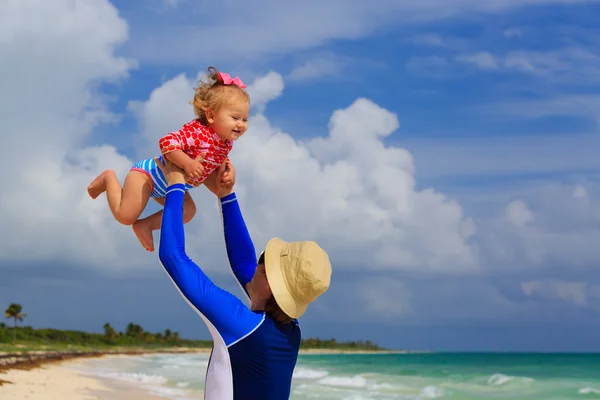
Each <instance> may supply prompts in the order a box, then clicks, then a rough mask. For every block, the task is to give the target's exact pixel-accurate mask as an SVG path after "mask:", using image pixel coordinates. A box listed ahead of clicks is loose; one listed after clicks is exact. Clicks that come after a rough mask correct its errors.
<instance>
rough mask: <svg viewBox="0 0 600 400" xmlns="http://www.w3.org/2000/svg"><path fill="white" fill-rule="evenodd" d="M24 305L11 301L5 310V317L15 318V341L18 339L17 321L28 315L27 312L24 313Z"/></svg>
mask: <svg viewBox="0 0 600 400" xmlns="http://www.w3.org/2000/svg"><path fill="white" fill-rule="evenodd" d="M22 310H23V307H22V306H21V305H20V304H17V303H11V304H10V306H8V308H7V309H6V310H5V311H4V317H5V318H7V319H8V318H13V319H14V321H15V325H14V329H13V342H14V341H15V340H16V339H17V321H21V322H22V321H23V318H25V317H26V316H27V314H26V313H22V312H21V311H22Z"/></svg>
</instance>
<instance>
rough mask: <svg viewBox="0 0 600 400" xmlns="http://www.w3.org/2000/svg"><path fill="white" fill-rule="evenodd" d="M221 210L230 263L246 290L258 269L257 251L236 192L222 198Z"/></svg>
mask: <svg viewBox="0 0 600 400" xmlns="http://www.w3.org/2000/svg"><path fill="white" fill-rule="evenodd" d="M221 212H222V216H223V232H224V234H225V247H226V248H227V257H228V258H229V265H230V266H231V270H232V271H233V274H234V275H235V277H236V279H237V280H238V282H239V283H240V285H241V286H242V289H244V291H245V292H246V284H247V283H248V282H250V280H251V279H252V277H253V276H254V271H255V270H256V253H255V251H254V244H253V243H252V239H251V238H250V233H249V232H248V228H247V227H246V223H245V221H244V217H243V216H242V211H241V209H240V205H239V203H238V199H237V197H236V195H235V193H232V194H230V195H228V196H226V197H223V198H222V199H221ZM246 294H248V293H247V292H246Z"/></svg>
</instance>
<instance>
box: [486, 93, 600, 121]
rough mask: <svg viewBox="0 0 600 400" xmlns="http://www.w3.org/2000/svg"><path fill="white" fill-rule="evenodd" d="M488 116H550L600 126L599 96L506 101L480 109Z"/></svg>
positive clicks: (576, 95)
mask: <svg viewBox="0 0 600 400" xmlns="http://www.w3.org/2000/svg"><path fill="white" fill-rule="evenodd" d="M481 111H486V112H489V115H494V114H495V115H498V116H502V117H506V116H507V115H510V116H513V117H518V118H524V119H535V118H543V117H551V116H572V117H582V118H589V119H590V120H592V121H594V122H595V123H596V125H597V126H600V95H597V94H564V95H561V96H556V97H547V98H543V99H534V100H521V99H517V100H507V101H505V102H497V103H494V104H490V105H486V106H483V107H481Z"/></svg>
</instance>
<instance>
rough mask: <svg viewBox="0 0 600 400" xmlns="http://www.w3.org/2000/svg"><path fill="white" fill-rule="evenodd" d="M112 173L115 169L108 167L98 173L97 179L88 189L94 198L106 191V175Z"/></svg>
mask: <svg viewBox="0 0 600 400" xmlns="http://www.w3.org/2000/svg"><path fill="white" fill-rule="evenodd" d="M110 173H112V174H114V173H115V171H113V170H111V169H107V170H106V171H104V172H102V173H101V174H100V175H98V176H97V177H96V179H94V180H93V181H92V183H90V185H89V186H88V188H87V190H88V194H89V195H90V197H91V198H92V199H95V198H96V197H98V196H100V195H101V194H102V193H104V192H105V191H106V176H107V175H108V174H110Z"/></svg>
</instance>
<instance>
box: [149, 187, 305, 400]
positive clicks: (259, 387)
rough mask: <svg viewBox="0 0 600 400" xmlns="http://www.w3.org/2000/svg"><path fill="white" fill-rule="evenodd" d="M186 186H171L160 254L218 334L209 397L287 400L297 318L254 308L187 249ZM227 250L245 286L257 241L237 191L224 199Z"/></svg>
mask: <svg viewBox="0 0 600 400" xmlns="http://www.w3.org/2000/svg"><path fill="white" fill-rule="evenodd" d="M184 193H185V186H184V185H183V184H174V185H171V186H169V187H168V188H167V195H166V199H165V206H164V211H163V217H162V228H161V233H160V249H159V257H160V261H161V263H162V264H163V266H164V268H165V270H166V271H167V273H168V274H169V276H170V277H171V279H172V280H173V283H174V284H175V285H176V287H177V288H178V289H179V291H180V293H181V295H182V296H183V298H184V299H185V300H186V301H187V302H188V304H189V305H190V306H191V307H192V308H193V309H194V310H196V312H197V313H198V314H199V315H200V316H201V317H202V319H203V320H204V322H205V323H206V325H207V326H208V329H209V331H210V334H211V336H212V338H213V342H214V344H213V349H212V352H211V356H210V361H209V364H208V369H207V372H206V382H205V390H204V399H205V400H234V399H235V400H250V399H256V400H259V399H260V400H285V399H288V398H289V396H290V388H291V381H292V374H293V371H294V368H295V366H296V360H297V357H298V350H299V348H300V337H301V333H300V327H299V326H298V323H297V321H294V322H293V323H291V324H287V325H281V324H278V323H277V322H275V321H274V320H273V319H271V318H270V317H269V316H267V315H265V313H264V312H262V311H260V312H258V311H256V312H255V311H251V310H250V309H249V308H248V307H247V306H246V305H245V304H244V303H242V302H241V301H240V300H239V299H238V298H237V297H236V296H234V295H233V294H231V293H229V292H226V291H225V290H223V289H221V288H220V287H218V286H216V285H215V284H214V283H213V282H212V281H211V280H210V279H209V278H208V277H207V276H206V274H205V273H204V272H203V271H202V270H201V269H200V268H199V267H198V266H197V265H196V264H195V263H194V262H193V261H192V260H191V259H190V258H189V257H188V256H187V254H186V253H185V235H184V229H183V198H184ZM221 210H222V215H223V228H224V232H225V243H226V247H227V256H228V258H229V263H230V265H231V269H232V271H233V274H234V275H235V277H236V278H237V280H238V282H239V284H240V285H241V286H242V288H243V289H244V292H245V293H246V295H248V293H247V291H246V284H247V283H248V282H249V281H250V280H251V279H252V277H253V276H254V271H255V269H256V254H255V252H254V245H253V243H252V239H251V238H250V234H249V233H248V229H247V228H246V224H245V222H244V218H243V216H242V213H241V210H240V207H239V204H238V202H237V198H236V196H235V193H232V194H230V195H229V196H227V197H224V198H222V199H221Z"/></svg>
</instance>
